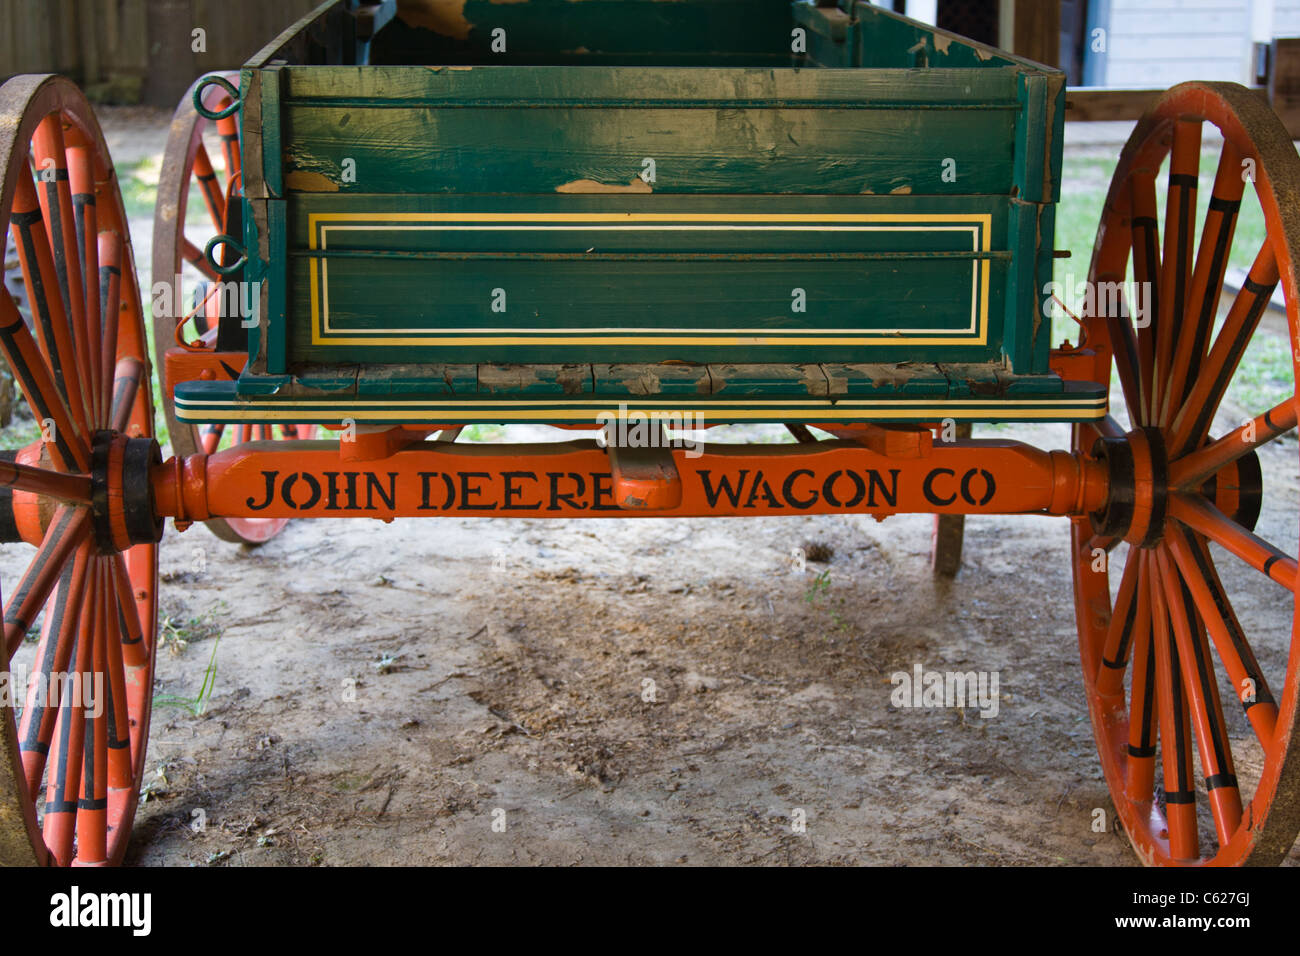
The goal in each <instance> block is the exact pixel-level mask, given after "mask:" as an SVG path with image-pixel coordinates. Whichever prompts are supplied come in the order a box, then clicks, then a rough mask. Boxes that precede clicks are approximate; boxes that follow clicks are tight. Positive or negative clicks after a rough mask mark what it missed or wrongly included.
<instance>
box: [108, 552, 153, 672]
mask: <svg viewBox="0 0 1300 956" xmlns="http://www.w3.org/2000/svg"><path fill="white" fill-rule="evenodd" d="M112 571H113V591H114V595H115V597H116V599H117V612H116V621H117V627H118V630H119V632H120V636H119V639H118V640H119V643H120V644H121V645H122V653H123V655H124V657H125V659H126V663H127V665H128V666H130V667H143V666H144V665H145V664H147V663H148V662H149V650H150V648H149V645H148V644H147V643H146V642H145V640H144V630H143V628H141V626H140V609H139V607H138V606H137V604H136V600H135V590H134V588H133V587H132V585H131V574H130V572H129V571H128V570H127V567H126V559H125V558H123V557H122V555H120V554H115V555H113V566H112Z"/></svg>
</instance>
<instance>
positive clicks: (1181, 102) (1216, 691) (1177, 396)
mask: <svg viewBox="0 0 1300 956" xmlns="http://www.w3.org/2000/svg"><path fill="white" fill-rule="evenodd" d="M1215 130H1217V131H1218V133H1220V134H1221V135H1222V137H1223V145H1222V147H1221V148H1218V149H1217V152H1218V162H1217V166H1216V167H1213V179H1212V182H1213V186H1212V187H1211V189H1210V192H1211V195H1210V196H1209V197H1208V201H1203V202H1202V204H1201V206H1202V208H1204V209H1205V210H1206V211H1205V215H1204V216H1203V217H1198V215H1197V208H1198V204H1197V198H1198V191H1201V190H1200V188H1199V187H1201V186H1202V184H1201V168H1200V167H1201V156H1202V151H1203V149H1205V148H1209V145H1208V140H1209V139H1210V138H1211V137H1212V136H1213V134H1214V132H1215ZM1203 141H1204V142H1203ZM1210 172H1211V167H1210V166H1208V165H1207V167H1206V173H1207V174H1208V173H1210ZM1209 181H1210V180H1209V179H1208V178H1207V183H1208V182H1209ZM1158 191H1161V192H1163V204H1161V203H1160V202H1159V201H1158V196H1157V193H1158ZM1161 205H1163V219H1162V213H1161V211H1160V210H1161ZM1261 224H1262V225H1261ZM1261 237H1262V238H1261ZM1234 250H1240V251H1242V252H1243V253H1245V254H1246V255H1248V256H1249V257H1250V258H1248V259H1246V260H1238V261H1242V262H1250V263H1251V264H1250V268H1249V273H1248V275H1247V276H1246V277H1245V278H1244V279H1242V280H1240V281H1239V282H1238V283H1237V284H1239V285H1240V286H1241V288H1240V291H1238V292H1236V293H1235V294H1233V293H1229V294H1228V295H1226V296H1222V300H1223V302H1224V304H1227V305H1228V306H1229V307H1228V309H1227V312H1226V316H1223V317H1220V316H1221V315H1222V313H1221V312H1220V310H1219V304H1220V299H1221V295H1222V290H1223V285H1224V281H1225V275H1226V274H1227V270H1228V267H1229V264H1230V260H1231V259H1232V253H1233V251H1234ZM1297 254H1300V157H1298V156H1297V154H1296V151H1295V148H1294V147H1293V145H1292V143H1291V140H1290V138H1289V136H1288V135H1287V133H1286V131H1285V129H1283V127H1282V125H1281V123H1280V122H1279V121H1278V119H1277V117H1276V116H1275V115H1274V114H1273V113H1272V112H1271V111H1270V110H1269V108H1268V107H1267V106H1266V105H1265V104H1264V103H1262V102H1261V101H1260V100H1259V99H1258V98H1257V97H1256V95H1255V94H1253V93H1251V92H1249V91H1247V90H1246V89H1244V88H1243V87H1240V86H1237V85H1235V84H1214V83H1187V84H1183V85H1181V86H1177V87H1175V88H1174V89H1172V90H1170V91H1169V92H1168V93H1166V94H1165V95H1164V96H1163V97H1162V98H1161V99H1160V101H1159V102H1158V103H1157V104H1156V105H1155V106H1154V107H1152V109H1151V111H1150V112H1148V114H1147V115H1146V116H1145V117H1144V118H1143V119H1142V120H1141V122H1139V123H1138V125H1137V128H1136V129H1135V130H1134V132H1133V135H1132V137H1131V138H1130V139H1129V141H1128V144H1127V145H1126V146H1125V148H1124V151H1123V153H1122V154H1121V156H1120V160H1119V165H1118V168H1117V170H1116V172H1115V176H1114V179H1113V180H1112V182H1111V186H1110V192H1109V195H1108V197H1107V200H1106V207H1105V210H1104V212H1103V217H1102V221H1101V227H1100V231H1099V233H1098V237H1097V243H1096V246H1095V249H1094V253H1093V260H1092V267H1091V272H1090V276H1089V278H1090V280H1091V281H1092V283H1094V284H1093V286H1092V288H1093V289H1094V290H1096V291H1097V294H1096V297H1095V301H1096V303H1097V306H1096V307H1094V308H1093V309H1092V310H1091V311H1092V313H1093V314H1091V315H1088V316H1086V324H1087V326H1088V329H1087V344H1088V348H1090V349H1095V351H1096V368H1095V378H1096V380H1097V381H1102V382H1105V381H1113V382H1115V383H1116V384H1117V385H1118V390H1117V391H1118V394H1122V396H1123V397H1122V401H1121V400H1115V399H1114V398H1113V400H1112V414H1111V416H1109V417H1108V418H1106V419H1105V420H1104V421H1103V422H1102V423H1100V424H1099V425H1096V426H1093V425H1087V426H1076V429H1075V439H1074V441H1075V447H1076V449H1078V450H1080V451H1083V452H1085V453H1088V454H1091V455H1095V456H1104V457H1106V458H1107V461H1108V464H1109V467H1110V473H1111V480H1112V483H1114V482H1116V481H1118V482H1120V484H1121V487H1122V489H1123V490H1124V492H1125V494H1121V495H1118V496H1114V495H1113V496H1112V505H1111V506H1110V507H1109V510H1108V511H1107V513H1105V514H1101V515H1095V516H1093V517H1092V518H1091V519H1076V521H1075V522H1074V528H1073V555H1072V561H1073V570H1074V580H1075V600H1076V610H1077V618H1078V628H1079V639H1080V657H1081V661H1082V665H1083V672H1084V687H1085V690H1086V694H1087V698H1088V704H1089V710H1090V713H1091V717H1092V724H1093V730H1094V734H1095V736H1096V740H1097V748H1098V752H1099V754H1100V756H1101V763H1102V767H1103V770H1104V773H1105V776H1106V780H1107V783H1108V784H1109V787H1110V792H1111V795H1112V797H1113V799H1114V802H1115V807H1116V810H1117V812H1118V814H1119V817H1120V821H1121V823H1122V824H1123V827H1124V830H1125V832H1126V833H1127V835H1128V837H1129V839H1130V840H1131V842H1132V843H1133V846H1134V848H1135V849H1136V850H1137V853H1138V855H1139V856H1140V857H1141V858H1142V859H1143V860H1144V861H1145V862H1147V863H1161V864H1201V863H1212V864H1242V863H1246V862H1250V863H1256V864H1258V863H1277V862H1279V861H1281V860H1282V859H1283V858H1284V857H1285V856H1286V855H1287V853H1288V852H1289V851H1290V850H1291V848H1292V846H1293V845H1294V843H1295V840H1296V835H1297V832H1300V799H1298V798H1297V795H1298V794H1300V752H1298V751H1300V736H1297V734H1296V721H1297V704H1298V702H1300V693H1298V689H1300V641H1297V640H1296V637H1295V635H1296V634H1297V633H1300V630H1298V629H1297V627H1296V626H1295V622H1294V617H1295V615H1294V610H1295V589H1296V586H1297V580H1296V559H1295V554H1296V553H1297V548H1296V544H1297V537H1296V533H1297V532H1296V508H1295V500H1294V497H1295V492H1294V489H1293V488H1291V487H1289V486H1290V484H1291V482H1290V481H1289V479H1290V477H1291V475H1292V474H1293V472H1292V471H1290V469H1287V472H1286V475H1285V476H1282V475H1275V476H1273V478H1272V480H1270V475H1269V469H1268V468H1263V469H1261V461H1262V460H1263V458H1264V457H1265V456H1264V455H1262V454H1261V449H1263V446H1265V445H1267V444H1268V443H1269V442H1272V441H1274V440H1275V439H1277V438H1278V437H1280V436H1281V435H1283V434H1285V433H1287V432H1289V431H1291V430H1292V429H1294V428H1295V427H1296V398H1295V376H1294V373H1295V366H1296V363H1297V355H1300V337H1298V336H1297V330H1300V286H1298V284H1297V271H1296V270H1297V261H1296V256H1297ZM1126 282H1135V283H1139V285H1134V286H1128V285H1121V286H1119V287H1118V288H1121V289H1124V290H1126V292H1127V293H1129V294H1126V295H1124V297H1123V300H1122V301H1123V302H1125V303H1127V304H1126V305H1123V306H1119V307H1117V306H1115V305H1106V303H1107V302H1108V301H1109V302H1112V303H1114V302H1119V301H1121V300H1118V299H1114V298H1112V297H1110V296H1104V295H1102V294H1101V290H1102V289H1105V288H1109V289H1111V290H1114V289H1116V288H1117V287H1116V286H1115V285H1114V283H1126ZM1105 283H1110V284H1111V285H1109V286H1106V285H1103V284H1105ZM1141 283H1149V285H1145V286H1144V285H1140V284H1141ZM1279 288H1280V290H1281V293H1282V296H1283V298H1284V299H1285V303H1286V317H1287V326H1288V327H1287V329H1286V330H1283V331H1280V332H1275V331H1274V330H1271V329H1269V328H1267V327H1266V326H1267V325H1268V323H1269V320H1267V319H1266V318H1265V314H1266V311H1267V308H1268V305H1269V302H1270V299H1271V297H1272V296H1273V294H1274V292H1275V290H1277V289H1279ZM1144 289H1145V290H1147V293H1148V294H1142V291H1141V290H1144ZM1270 337H1272V341H1270ZM1252 348H1255V349H1259V350H1262V351H1257V352H1255V353H1254V354H1253V355H1252V356H1247V352H1248V351H1250V350H1251V349H1252ZM1270 349H1271V350H1272V352H1276V353H1278V354H1279V355H1280V356H1281V358H1280V360H1276V366H1278V367H1280V368H1281V369H1282V370H1283V371H1282V372H1281V373H1279V374H1280V376H1281V378H1282V379H1284V380H1285V381H1284V384H1283V385H1281V387H1278V386H1276V385H1275V386H1274V387H1276V388H1278V390H1277V393H1276V394H1273V395H1269V394H1267V393H1261V391H1260V390H1259V388H1257V387H1253V385H1252V383H1253V381H1254V380H1252V379H1251V378H1250V376H1251V375H1252V374H1254V375H1255V379H1257V378H1258V373H1253V372H1252V370H1251V368H1250V366H1251V363H1252V362H1258V361H1259V358H1258V356H1259V355H1261V354H1270ZM1243 357H1245V361H1243ZM1243 383H1244V384H1245V385H1246V386H1250V387H1245V388H1243V387H1242V384H1243ZM1225 396H1226V401H1225ZM1261 396H1262V397H1261ZM1254 406H1258V407H1254ZM1126 433H1127V434H1126ZM1264 450H1265V451H1266V452H1267V457H1268V458H1269V459H1270V460H1271V459H1272V458H1274V457H1275V456H1276V455H1277V453H1278V449H1276V448H1268V449H1264ZM1291 454H1294V452H1292V453H1291ZM1291 462H1292V464H1291V467H1292V468H1293V467H1294V458H1292V459H1291ZM1266 537H1272V538H1273V539H1274V541H1275V542H1278V543H1270V542H1269V541H1268V540H1266ZM1279 611H1282V612H1283V613H1284V614H1285V617H1286V620H1287V621H1288V622H1289V623H1288V624H1287V625H1286V627H1285V629H1282V628H1279V627H1278V626H1277V621H1278V620H1279V618H1280V617H1281V615H1280V614H1279Z"/></svg>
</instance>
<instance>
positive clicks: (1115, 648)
mask: <svg viewBox="0 0 1300 956" xmlns="http://www.w3.org/2000/svg"><path fill="white" fill-rule="evenodd" d="M1140 564H1141V562H1140V561H1139V560H1138V555H1137V554H1133V555H1131V556H1130V558H1129V560H1128V561H1127V562H1126V563H1125V565H1124V573H1123V575H1122V577H1121V578H1120V583H1119V594H1118V596H1117V597H1116V598H1115V608H1114V610H1113V611H1112V612H1111V618H1110V627H1109V628H1108V630H1107V632H1106V644H1105V647H1103V648H1102V654H1101V660H1100V662H1099V664H1098V667H1097V691H1098V693H1100V694H1101V695H1102V696H1103V697H1116V696H1119V695H1120V694H1122V693H1123V692H1124V671H1125V670H1126V669H1127V667H1128V658H1129V653H1130V651H1131V650H1132V647H1133V636H1134V634H1135V633H1136V632H1137V631H1138V630H1140V629H1141V628H1143V627H1149V626H1150V609H1149V608H1148V607H1146V606H1145V605H1146V601H1145V595H1142V596H1141V598H1142V599H1141V600H1139V593H1138V579H1139V577H1140V574H1139V565H1140Z"/></svg>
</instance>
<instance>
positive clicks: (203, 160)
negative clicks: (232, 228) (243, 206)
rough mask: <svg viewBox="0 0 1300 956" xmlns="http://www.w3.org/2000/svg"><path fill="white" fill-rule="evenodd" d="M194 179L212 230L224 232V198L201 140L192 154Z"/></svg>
mask: <svg viewBox="0 0 1300 956" xmlns="http://www.w3.org/2000/svg"><path fill="white" fill-rule="evenodd" d="M194 178H195V179H197V180H198V181H199V192H201V193H202V194H203V204H204V205H205V206H207V209H208V218H209V219H211V220H212V228H213V229H215V230H216V231H217V232H225V229H226V197H225V195H224V194H223V192H222V190H221V182H220V180H219V179H218V178H217V172H216V170H215V169H213V168H212V160H210V159H209V158H208V151H207V149H206V147H204V145H203V141H202V140H200V141H199V145H198V149H196V150H195V152H194Z"/></svg>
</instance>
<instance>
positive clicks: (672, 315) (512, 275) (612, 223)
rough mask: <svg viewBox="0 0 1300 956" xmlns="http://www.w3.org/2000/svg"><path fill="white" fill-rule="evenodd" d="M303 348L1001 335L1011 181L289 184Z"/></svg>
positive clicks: (865, 357) (756, 355) (763, 351)
mask: <svg viewBox="0 0 1300 956" xmlns="http://www.w3.org/2000/svg"><path fill="white" fill-rule="evenodd" d="M288 205H289V210H290V212H289V220H290V226H289V228H290V232H291V235H292V245H291V247H290V250H289V256H288V259H289V270H288V272H289V282H290V294H289V301H290V304H291V305H290V321H289V323H288V327H289V330H290V331H289V340H290V342H289V352H290V357H291V361H293V362H343V361H359V360H364V361H375V362H412V361H428V362H446V361H467V360H472V361H483V362H512V363H528V362H537V363H553V362H572V361H585V362H592V363H606V362H607V363H624V362H660V361H668V360H671V361H685V362H736V363H745V364H752V363H762V362H782V361H787V360H796V358H797V360H799V361H844V362H870V361H886V360H891V359H892V360H896V361H902V360H905V359H907V358H911V357H913V356H917V357H926V356H928V357H930V358H932V359H933V358H937V357H942V356H953V355H960V356H962V360H964V361H970V362H979V361H995V360H998V359H999V358H1000V356H1001V354H1002V322H1003V317H1004V314H1005V302H1004V292H1003V290H1004V287H1005V285H1006V281H1007V270H1008V268H1009V266H1010V263H1011V261H1012V259H1013V252H1012V250H1011V249H1010V248H1008V246H1007V239H1008V233H1007V216H1008V209H1009V201H1008V200H1006V199H1002V198H999V197H989V196H968V197H961V198H960V199H939V198H935V197H865V196H863V197H851V198H850V197H828V196H801V197H743V198H742V197H734V196H710V197H703V196H695V197H680V196H679V197H671V196H663V197H658V196H618V197H614V196H533V197H500V196H493V197H486V196H484V197H466V196H456V197H439V196H413V195H405V196H401V197H396V196H364V197H363V196H343V195H310V196H309V195H305V194H299V195H296V196H293V197H291V199H290V200H289V203H288Z"/></svg>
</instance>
